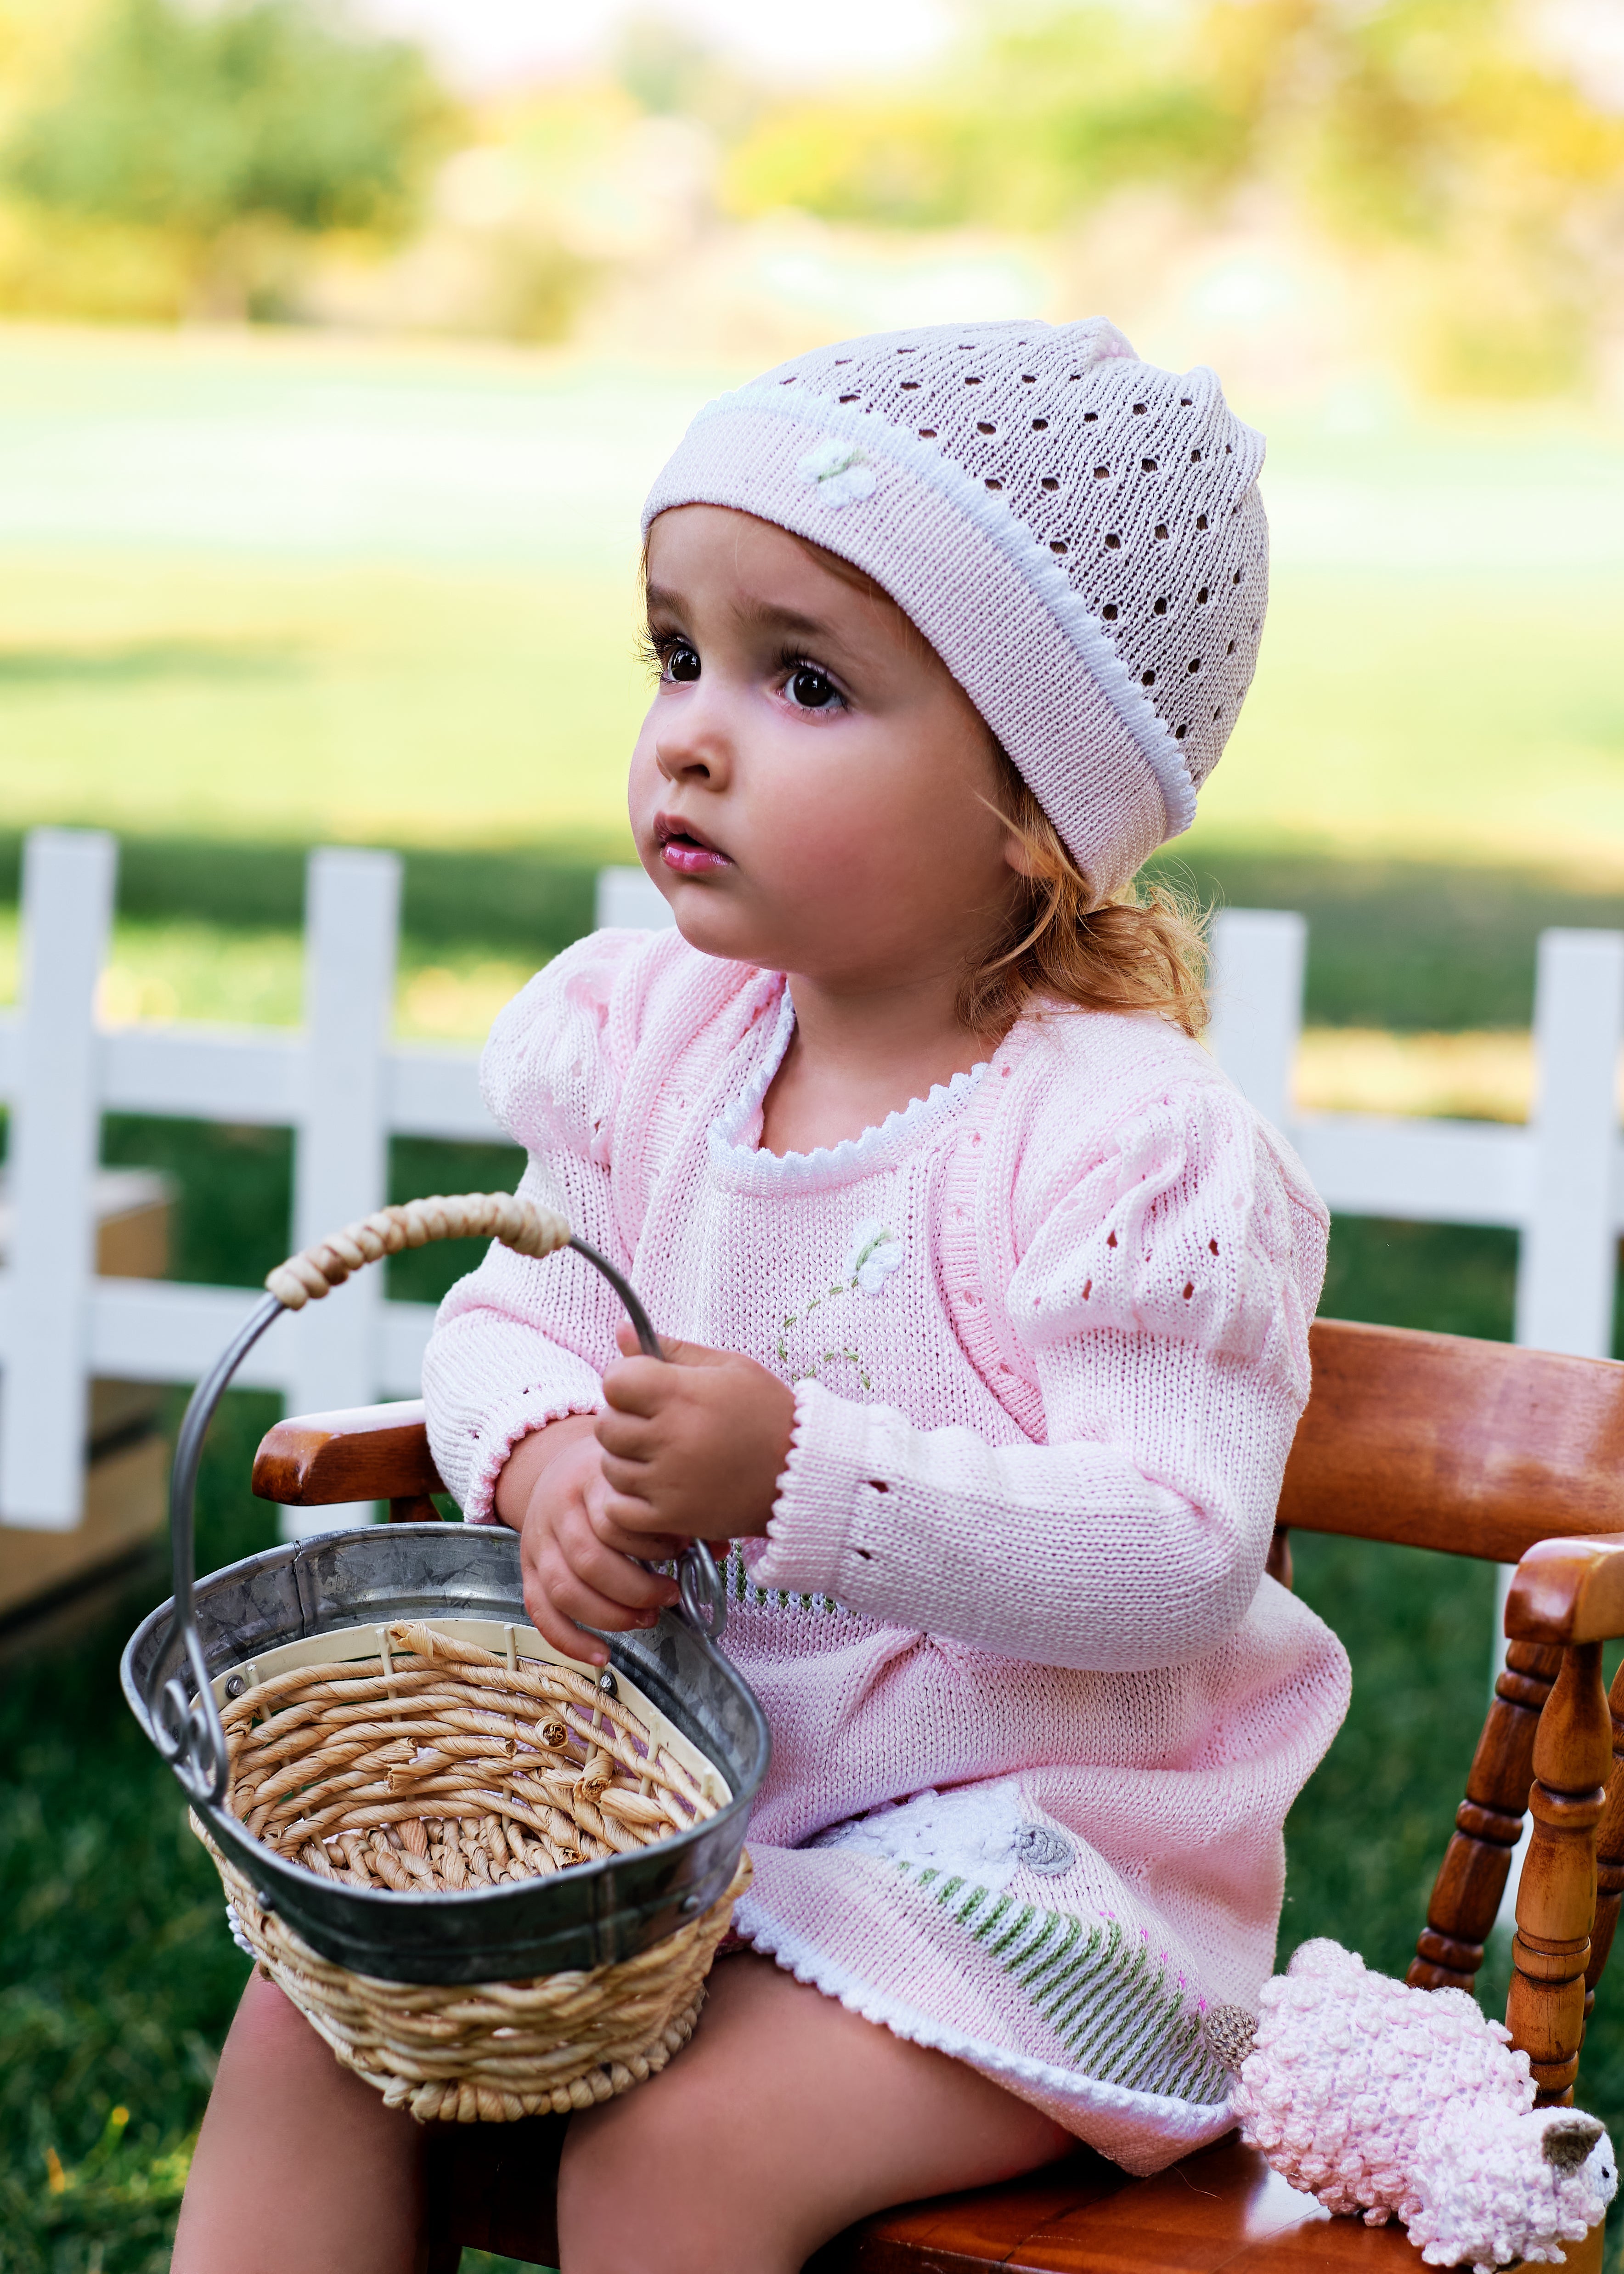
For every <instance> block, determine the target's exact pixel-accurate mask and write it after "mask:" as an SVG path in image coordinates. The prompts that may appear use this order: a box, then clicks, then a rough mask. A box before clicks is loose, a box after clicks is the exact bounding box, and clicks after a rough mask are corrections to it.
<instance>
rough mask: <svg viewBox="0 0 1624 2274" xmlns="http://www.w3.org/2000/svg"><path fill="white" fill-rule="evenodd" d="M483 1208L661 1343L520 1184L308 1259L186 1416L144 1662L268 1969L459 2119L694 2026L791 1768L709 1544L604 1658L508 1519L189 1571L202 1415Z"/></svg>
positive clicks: (540, 2096)
mask: <svg viewBox="0 0 1624 2274" xmlns="http://www.w3.org/2000/svg"><path fill="white" fill-rule="evenodd" d="M469 1231H488V1232H492V1233H493V1234H494V1235H495V1237H496V1238H498V1239H502V1240H504V1241H505V1242H507V1244H508V1245H510V1246H514V1247H515V1248H517V1249H518V1250H519V1251H520V1252H521V1253H523V1254H533V1255H543V1254H549V1253H551V1252H553V1250H555V1249H556V1248H558V1247H560V1246H564V1245H566V1244H568V1245H571V1246H575V1247H576V1248H577V1249H578V1250H579V1252H581V1253H582V1254H585V1255H586V1256H587V1257H588V1259H589V1260H590V1261H592V1262H594V1263H595V1264H597V1265H598V1268H599V1269H602V1270H604V1271H605V1274H606V1275H607V1276H609V1277H610V1278H611V1279H612V1281H613V1283H614V1284H615V1285H616V1287H617V1289H618V1291H620V1294H621V1297H622V1299H623V1300H624V1301H625V1302H626V1303H627V1306H628V1311H629V1312H630V1314H631V1316H632V1318H633V1320H634V1322H635V1325H636V1327H637V1329H638V1333H639V1336H640V1338H641V1339H642V1341H643V1346H644V1348H645V1350H648V1351H649V1352H650V1354H651V1355H655V1356H658V1355H659V1354H660V1352H659V1347H658V1343H657V1342H656V1341H655V1338H654V1336H653V1332H652V1329H650V1326H649V1324H648V1321H647V1319H646V1317H645V1316H644V1314H643V1311H642V1307H641V1306H640V1305H639V1304H638V1303H637V1300H636V1297H635V1294H634V1293H633V1291H631V1290H630V1289H629V1288H628V1287H627V1286H626V1285H625V1284H624V1282H623V1281H622V1280H621V1279H620V1276H619V1275H618V1273H616V1272H615V1271H614V1270H613V1267H611V1266H608V1265H606V1264H605V1262H604V1261H603V1259H602V1258H601V1257H598V1256H597V1255H595V1254H593V1252H592V1251H591V1250H590V1249H589V1248H585V1247H584V1246H583V1245H582V1243H580V1242H578V1241H575V1240H573V1239H571V1237H570V1234H569V1228H568V1225H567V1224H564V1223H563V1222H562V1221H561V1219H558V1218H553V1217H549V1216H546V1215H545V1213H544V1212H542V1211H539V1210H537V1209H533V1208H532V1207H531V1206H530V1204H529V1203H527V1202H523V1201H515V1200H514V1199H513V1198H512V1197H511V1196H509V1195H506V1194H502V1195H496V1196H490V1195H468V1196H465V1197H463V1198H461V1199H456V1200H434V1201H422V1202H413V1203H411V1204H410V1205H409V1206H408V1207H406V1208H402V1209H387V1210H383V1211H380V1214H379V1215H378V1216H374V1217H371V1218H368V1219H367V1220H366V1222H365V1224H358V1225H351V1226H350V1228H349V1230H348V1231H346V1232H343V1233H341V1234H338V1235H336V1236H335V1239H333V1240H332V1241H329V1242H327V1243H324V1244H323V1245H322V1246H320V1247H319V1248H316V1249H312V1250H308V1251H306V1252H305V1254H303V1255H301V1256H297V1257H295V1258H293V1259H292V1260H291V1261H290V1262H289V1263H288V1264H286V1265H283V1266H282V1267H280V1269H279V1270H278V1271H276V1272H274V1273H273V1274H272V1275H271V1278H270V1281H269V1282H268V1284H269V1286H270V1288H271V1291H272V1297H271V1299H268V1300H267V1303H266V1304H265V1305H264V1306H261V1309H260V1310H259V1312H257V1313H256V1314H254V1316H253V1317H252V1319H251V1320H250V1321H249V1322H248V1323H247V1325H246V1326H245V1327H244V1329H243V1330H242V1332H241V1333H240V1334H239V1335H238V1337H237V1339H236V1341H235V1342H234V1343H233V1344H232V1345H231V1348H230V1349H229V1351H228V1352H226V1353H225V1354H224V1356H223V1357H222V1359H221V1361H220V1363H219V1364H218V1365H217V1366H216V1367H215V1368H214V1371H213V1373H212V1374H210V1376H209V1377H208V1380H207V1382H204V1383H203V1384H201V1385H200V1386H199V1389H198V1391H197V1393H196V1395H195V1396H194V1397H193V1400H192V1406H191V1407H190V1408H189V1409H188V1412H187V1417H186V1420H185V1423H184V1426H183V1429H182V1434H181V1441H180V1444H179V1447H178V1449H177V1457H176V1468H175V1477H174V1480H173V1483H172V1487H171V1515H172V1522H173V1530H174V1552H175V1570H176V1591H175V1599H174V1602H173V1603H172V1604H166V1605H164V1606H163V1607H162V1608H161V1609H160V1610H159V1611H156V1612H154V1613H153V1614H152V1615H151V1616H150V1617H149V1618H148V1619H147V1620H146V1621H144V1622H143V1623H142V1625H141V1627H140V1628H139V1629H138V1630H137V1632H136V1634H135V1635H134V1636H133V1637H132V1639H131V1642H130V1645H129V1646H128V1647H127V1649H126V1651H125V1653H124V1686H125V1691H126V1694H127V1696H128V1697H129V1698H130V1701H131V1704H132V1706H133V1708H134V1710H135V1711H136V1713H137V1714H138V1716H139V1719H140V1721H142V1723H143V1725H144V1727H145V1728H147V1733H148V1735H149V1736H151V1737H152V1739H153V1741H154V1743H155V1744H157V1745H158V1746H159V1748H160V1750H161V1751H162V1752H163V1754H164V1756H165V1758H167V1759H169V1762H170V1763H171V1765H172V1766H173V1767H174V1768H175V1771H176V1773H177V1777H178V1778H179V1779H180V1781H181V1783H182V1785H183V1787H184V1789H185V1791H186V1792H187V1794H188V1796H189V1797H190V1799H191V1800H192V1810H193V1813H192V1824H193V1828H194V1829H195V1830H196V1832H197V1834H198V1836H199V1838H200V1839H201V1840H202V1841H203V1842H204V1844H205V1845H206V1846H207V1848H208V1849H209V1852H210V1854H211V1855H212V1856H214V1861H215V1864H217V1866H218V1868H219V1871H220V1874H221V1878H222V1881H223V1883H224V1885H225V1888H226V1892H227V1895H228V1898H229V1903H230V1907H231V1911H232V1916H233V1919H234V1922H235V1924H236V1928H237V1933H238V1936H239V1939H242V1940H243V1942H244V1945H245V1946H246V1947H247V1948H249V1949H250V1950H251V1951H252V1954H253V1955H254V1957H255V1958H256V1960H257V1961H258V1962H259V1966H260V1968H261V1969H262V1970H263V1971H264V1972H265V1973H266V1974H267V1975H268V1976H269V1977H270V1978H271V1979H273V1980H274V1981H275V1982H276V1983H278V1984H280V1986H281V1987H282V1990H283V1991H284V1992H286V1993H287V1995H288V1996H289V1998H290V1999H292V2000H293V2002H294V2003H295V2004H296V2005H297V2007H299V2008H300V2010H301V2011H302V2012H303V2013H304V2014H305V2015H306V2017H307V2018H308V2019H309V2021H310V2022H312V2025H313V2026H314V2027H315V2028H316V2029H318V2030H319V2031H320V2034H321V2036H322V2037H324V2038H325V2039H326V2040H327V2043H328V2044H330V2045H331V2046H332V2047H333V2049H334V2051H335V2053H336V2054H337V2055H338V2057H339V2059H341V2060H342V2061H343V2062H344V2063H345V2064H346V2065H347V2066H348V2067H350V2068H352V2069H353V2070H355V2072H356V2073H357V2074H358V2075H360V2076H362V2077H365V2079H366V2080H367V2082H369V2083H371V2084H372V2085H374V2086H376V2087H377V2088H378V2089H379V2090H380V2091H381V2092H382V2093H383V2095H384V2097H385V2099H386V2100H387V2102H388V2103H389V2104H390V2105H392V2106H397V2107H404V2108H406V2109H409V2110H410V2112H411V2113H412V2114H413V2115H414V2116H416V2117H417V2118H418V2119H420V2120H425V2121H426V2120H432V2119H440V2120H456V2121H460V2122H463V2123H467V2122H472V2121H477V2120H486V2121H507V2120H513V2119H515V2118H517V2117H522V2116H529V2115H535V2114H540V2113H545V2112H549V2111H551V2112H558V2113H563V2112H567V2111H568V2110H570V2109H579V2108H586V2107H590V2106H591V2105H593V2104H594V2103H595V2102H598V2101H602V2100H607V2099H610V2098H612V2097H613V2096H614V2095H615V2094H616V2093H619V2092H623V2091H625V2090H627V2089H628V2087H629V2086H631V2085H633V2084H635V2083H638V2082H642V2081H643V2079H644V2078H646V2077H648V2076H650V2075H651V2074H654V2073H655V2072H656V2071H657V2070H658V2069H660V2068H662V2067H664V2066H665V2063H666V2061H667V2060H669V2059H670V2058H671V2056H672V2054H673V2052H676V2051H677V2050H678V2049H679V2048H680V2046H681V2045H682V2044H685V2043H686V2042H687V2040H688V2037H689V2036H690V2035H691V2033H692V2031H693V2029H694V2025H695V2020H696V2018H697V2016H698V2013H699V2008H700V2005H701V2002H702V2001H703V1995H704V1982H705V1977H706V1975H707V1973H708V1971H709V1969H710V1966H711V1961H712V1959H713V1958H714V1956H715V1954H716V1951H717V1947H718V1944H719V1943H720V1941H721V1939H722V1938H723V1936H724V1935H725V1934H726V1931H727V1924H728V1921H729V1918H730V1916H731V1915H732V1909H733V1901H734V1900H735V1899H736V1897H737V1896H739V1895H740V1894H742V1893H743V1891H744V1889H745V1888H746V1887H747V1886H748V1884H749V1879H750V1865H749V1859H748V1856H747V1855H746V1854H745V1852H744V1849H743V1828H744V1821H745V1818H746V1815H747V1814H748V1805H749V1802H750V1800H751V1798H752V1797H753V1796H754V1793H755V1790H756V1787H757V1786H758V1785H759V1783H760V1780H761V1777H762V1775H763V1773H764V1771H765V1767H766V1761H767V1734H766V1727H765V1723H764V1722H763V1720H762V1717H761V1710H760V1707H759V1706H758V1705H757V1704H756V1700H755V1699H754V1698H752V1697H751V1696H750V1693H749V1691H748V1689H747V1688H746V1686H745V1685H744V1684H743V1683H741V1681H740V1680H739V1677H738V1675H736V1674H735V1673H734V1672H733V1668H731V1667H730V1666H729V1665H728V1663H727V1661H726V1659H725V1658H724V1656H723V1655H722V1653H721V1652H720V1651H719V1650H718V1648H717V1638H718V1635H719V1632H720V1627H721V1623H722V1620H723V1617H724V1616H725V1612H726V1605H725V1602H724V1600H723V1599H722V1596H721V1592H720V1588H719V1585H718V1581H717V1577H716V1572H715V1567H714V1565H713V1564H712V1563H711V1560H710V1557H709V1555H707V1554H705V1553H704V1552H703V1549H695V1550H690V1552H689V1555H688V1557H687V1558H686V1559H685V1562H684V1567H683V1569H682V1571H681V1573H680V1577H681V1581H682V1589H681V1592H682V1607H681V1608H680V1610H675V1611H671V1612H664V1613H662V1614H661V1615H660V1619H659V1621H658V1623H657V1626H656V1627H655V1628H654V1629H652V1630H643V1631H634V1632H632V1633H629V1634H627V1635H624V1636H616V1637H612V1638H608V1639H609V1641H610V1648H611V1656H612V1660H613V1671H612V1672H605V1674H603V1675H597V1676H594V1675H593V1672H592V1670H591V1669H590V1668H583V1667H582V1666H581V1665H579V1664H578V1663H575V1662H572V1661H570V1660H564V1659H561V1658H560V1656H559V1654H558V1653H556V1652H555V1651H553V1649H552V1648H551V1647H550V1646H549V1645H547V1644H546V1643H545V1642H544V1641H543V1639H542V1638H541V1637H540V1635H538V1633H537V1632H536V1630H534V1629H533V1628H531V1627H530V1626H529V1625H528V1624H525V1623H523V1588H522V1582H521V1579H520V1574H519V1570H518V1558H517V1543H516V1541H515V1540H514V1537H513V1535H512V1534H511V1533H508V1532H500V1536H493V1535H492V1533H491V1532H488V1531H487V1532H483V1533H481V1532H475V1533H472V1534H470V1533H462V1535H461V1537H460V1538H459V1537H458V1532H459V1529H460V1528H459V1527H455V1526H443V1525H429V1524H425V1525H402V1526H399V1527H394V1526H388V1527H378V1528H375V1529H373V1530H372V1531H370V1532H350V1533H339V1534H334V1535H328V1536H327V1537H326V1538H323V1539H320V1540H314V1541H312V1542H310V1543H308V1545H306V1546H303V1547H295V1548H291V1549H283V1550H271V1551H267V1553H266V1554H265V1555H260V1556H256V1557H251V1558H250V1559H248V1561H247V1562H245V1563H244V1564H242V1565H238V1566H234V1567H232V1568H231V1569H230V1570H227V1571H225V1572H220V1573H215V1574H214V1575H213V1577H210V1578H208V1579H206V1580H203V1581H201V1582H198V1583H195V1584H194V1582H193V1579H192V1492H193V1487H194V1484H195V1479H196V1472H197V1462H198V1457H199V1451H200V1448H201V1443H202V1438H203V1434H204V1431H205V1430H206V1428H207V1422H208V1419H209V1416H210V1414H211V1413H212V1412H213V1410H214V1405H215V1404H217V1403H218V1400H219V1397H220V1396H221V1394H222V1391H223V1389H224V1388H225V1386H226V1384H227V1382H229V1379H230V1377H231V1374H232V1373H233V1371H234V1370H235V1368H236V1367H237V1365H238V1364H240V1362H241V1360H242V1359H243V1357H244V1355H245V1354H246V1352H247V1351H248V1350H249V1349H250V1348H251V1347H252V1343H253V1342H254V1341H255V1340H256V1339H257V1338H258V1337H259V1334H261V1333H263V1332H264V1331H265V1329H266V1328H267V1326H268V1325H269V1324H270V1323H271V1322H272V1321H273V1320H274V1318H275V1317H276V1316H277V1315H278V1314H279V1313H280V1311H281V1310H282V1308H283V1307H286V1308H289V1309H296V1308H301V1307H302V1306H303V1305H304V1303H305V1301H306V1300H310V1299H317V1298H318V1297H319V1296H320V1295H324V1294H325V1293H326V1292H327V1288H328V1287H329V1286H332V1285H337V1284H340V1283H341V1282H342V1279H343V1278H344V1277H345V1276H348V1274H349V1273H350V1271H352V1270H354V1269H358V1268H359V1266H360V1265H361V1264H362V1263H364V1262H366V1261H373V1260H376V1259H377V1258H378V1257H379V1256H380V1255H383V1254H391V1253H395V1252H398V1250H399V1249H400V1248H401V1247H402V1246H417V1245H419V1244H420V1243H421V1241H422V1240H423V1239H434V1238H444V1237H447V1236H456V1235H458V1234H466V1233H467V1232H469ZM386 1607H387V1608H386ZM369 1610H370V1611H371V1619H370V1620H369V1618H368V1612H369ZM492 1614H494V1615H492ZM657 1700H658V1701H659V1702H657ZM722 1763H726V1765H727V1766H726V1771H725V1770H724V1768H723V1766H720V1764H722ZM582 1960H584V1961H587V1962H584V1963H583V1962H580V1961H582ZM571 1961H575V1962H571ZM538 1965H539V1967H540V1968H544V1969H547V1970H538ZM492 1977H494V1978H492Z"/></svg>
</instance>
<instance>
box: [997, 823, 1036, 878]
mask: <svg viewBox="0 0 1624 2274" xmlns="http://www.w3.org/2000/svg"><path fill="white" fill-rule="evenodd" d="M1004 860H1005V861H1006V862H1008V863H1009V865H1010V867H1011V869H1013V870H1014V871H1015V874H1016V875H1017V876H1018V877H1035V876H1036V874H1037V868H1038V856H1037V853H1036V850H1035V848H1034V847H1033V846H1032V845H1030V844H1029V843H1028V842H1027V840H1026V838H1025V837H1023V836H1022V834H1021V832H1020V831H1019V829H1006V830H1005V831H1004Z"/></svg>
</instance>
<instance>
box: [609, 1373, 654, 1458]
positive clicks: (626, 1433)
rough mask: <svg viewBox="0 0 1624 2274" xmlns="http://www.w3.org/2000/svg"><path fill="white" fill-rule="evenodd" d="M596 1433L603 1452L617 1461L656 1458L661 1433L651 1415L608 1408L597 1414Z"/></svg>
mask: <svg viewBox="0 0 1624 2274" xmlns="http://www.w3.org/2000/svg"><path fill="white" fill-rule="evenodd" d="M618 1371H619V1369H618V1368H617V1372H618ZM593 1434H594V1435H595V1436H596V1437H597V1439H598V1445H599V1447H600V1448H601V1449H602V1450H603V1451H604V1452H605V1453H608V1454H613V1456H614V1457H615V1458H616V1459H618V1460H622V1461H647V1460H650V1459H652V1457H653V1456H654V1451H655V1447H656V1440H657V1436H658V1430H657V1427H656V1423H655V1420H654V1419H653V1417H652V1416H650V1415H649V1414H646V1413H628V1412H622V1411H620V1410H619V1409H618V1408H616V1407H615V1406H613V1405H607V1406H605V1408H604V1410H603V1412H601V1413H599V1414H598V1418H597V1420H596V1422H595V1424H594V1428H593Z"/></svg>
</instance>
